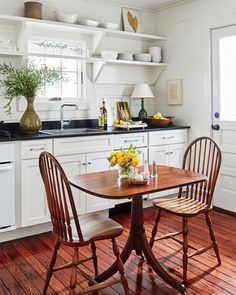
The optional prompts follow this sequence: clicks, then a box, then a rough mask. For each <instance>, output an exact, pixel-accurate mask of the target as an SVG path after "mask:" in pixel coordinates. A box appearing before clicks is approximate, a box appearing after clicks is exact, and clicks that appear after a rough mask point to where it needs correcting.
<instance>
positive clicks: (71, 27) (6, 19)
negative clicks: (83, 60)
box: [0, 14, 166, 42]
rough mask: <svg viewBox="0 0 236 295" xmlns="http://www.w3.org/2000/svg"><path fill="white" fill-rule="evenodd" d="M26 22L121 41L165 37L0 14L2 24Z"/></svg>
mask: <svg viewBox="0 0 236 295" xmlns="http://www.w3.org/2000/svg"><path fill="white" fill-rule="evenodd" d="M25 22H27V23H28V24H29V25H36V26H44V27H45V26H47V27H48V28H50V27H51V28H52V27H54V28H55V29H56V28H58V29H60V30H66V31H77V32H78V33H80V34H86V35H96V34H98V35H101V37H102V36H107V37H113V38H121V39H129V40H137V41H146V42H155V41H166V38H165V37H162V36H156V35H150V34H141V33H133V32H125V31H120V30H111V29H105V28H100V27H89V26H84V25H78V24H68V23H63V22H57V21H52V20H38V19H33V18H26V17H21V16H11V15H2V14H0V23H2V24H12V25H18V24H20V23H25Z"/></svg>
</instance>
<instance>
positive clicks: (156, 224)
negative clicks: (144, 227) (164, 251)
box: [149, 209, 161, 248]
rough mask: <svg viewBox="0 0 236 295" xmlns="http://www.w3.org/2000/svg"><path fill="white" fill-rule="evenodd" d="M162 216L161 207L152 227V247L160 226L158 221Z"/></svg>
mask: <svg viewBox="0 0 236 295" xmlns="http://www.w3.org/2000/svg"><path fill="white" fill-rule="evenodd" d="M160 218H161V209H158V212H157V215H156V219H155V223H154V226H153V229H152V236H151V239H150V242H149V245H150V247H151V248H152V247H153V245H154V242H155V236H156V234H157V227H158V223H159V221H160Z"/></svg>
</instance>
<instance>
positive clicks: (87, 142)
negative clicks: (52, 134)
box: [54, 135, 114, 156]
mask: <svg viewBox="0 0 236 295" xmlns="http://www.w3.org/2000/svg"><path fill="white" fill-rule="evenodd" d="M113 148H114V136H113V135H99V136H83V137H70V138H60V139H54V154H55V156H64V155H75V154H80V153H89V152H99V151H111V150H113Z"/></svg>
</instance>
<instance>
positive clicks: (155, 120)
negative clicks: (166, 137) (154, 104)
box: [147, 113, 174, 127]
mask: <svg viewBox="0 0 236 295" xmlns="http://www.w3.org/2000/svg"><path fill="white" fill-rule="evenodd" d="M173 119H174V117H163V115H162V114H161V113H156V114H155V115H153V116H150V117H147V123H148V125H151V126H155V127H167V126H170V125H172V120H173Z"/></svg>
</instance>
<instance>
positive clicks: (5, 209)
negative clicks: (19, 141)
mask: <svg viewBox="0 0 236 295" xmlns="http://www.w3.org/2000/svg"><path fill="white" fill-rule="evenodd" d="M14 225H15V145H14V144H13V143H0V232H1V231H5V230H6V229H7V228H10V227H12V226H14Z"/></svg>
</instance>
